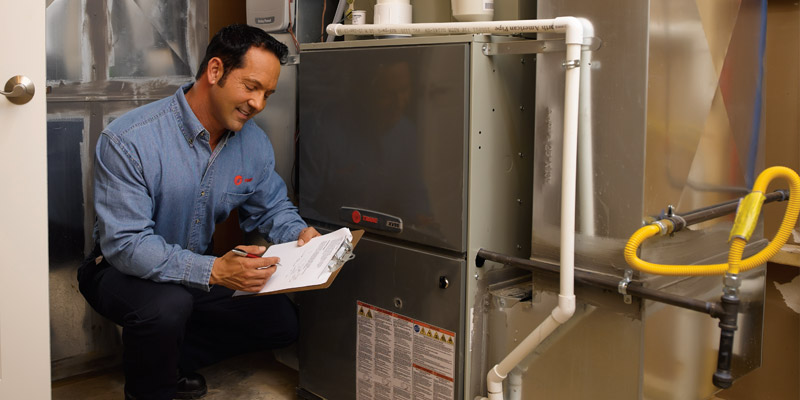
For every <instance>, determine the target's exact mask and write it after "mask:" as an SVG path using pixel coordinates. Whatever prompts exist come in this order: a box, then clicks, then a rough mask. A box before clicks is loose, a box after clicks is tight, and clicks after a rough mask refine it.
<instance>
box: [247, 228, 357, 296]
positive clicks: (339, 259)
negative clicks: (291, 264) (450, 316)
mask: <svg viewBox="0 0 800 400" xmlns="http://www.w3.org/2000/svg"><path fill="white" fill-rule="evenodd" d="M350 234H351V235H352V240H350V241H347V240H345V241H344V243H342V245H341V247H340V248H339V249H338V250H337V251H336V253H335V254H334V257H333V258H332V259H331V260H330V262H329V263H328V265H327V268H328V270H329V271H330V273H331V274H330V276H329V277H328V279H327V280H326V281H325V282H323V283H320V284H316V285H307V286H298V287H292V288H287V289H282V290H274V291H269V292H263V293H244V292H242V293H239V292H237V294H235V295H236V296H244V297H249V296H264V295H270V294H279V293H291V292H300V291H306V290H317V289H325V288H328V287H329V286H330V285H331V284H332V283H333V281H334V279H336V276H337V275H339V272H340V271H341V270H342V267H343V266H344V264H345V263H346V262H348V261H350V260H352V259H353V258H355V254H354V253H353V251H354V250H355V248H356V245H357V244H358V241H359V240H361V237H362V236H363V235H364V230H363V229H360V230H357V231H350Z"/></svg>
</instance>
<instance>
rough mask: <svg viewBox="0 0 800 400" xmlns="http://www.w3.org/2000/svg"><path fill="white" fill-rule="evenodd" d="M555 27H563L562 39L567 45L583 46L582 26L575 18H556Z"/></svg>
mask: <svg viewBox="0 0 800 400" xmlns="http://www.w3.org/2000/svg"><path fill="white" fill-rule="evenodd" d="M555 25H557V26H558V25H563V26H564V27H565V29H566V30H565V31H564V33H565V34H566V38H565V39H564V40H565V41H566V43H567V44H583V24H582V23H581V21H580V20H579V19H577V18H575V17H557V18H556V19H555Z"/></svg>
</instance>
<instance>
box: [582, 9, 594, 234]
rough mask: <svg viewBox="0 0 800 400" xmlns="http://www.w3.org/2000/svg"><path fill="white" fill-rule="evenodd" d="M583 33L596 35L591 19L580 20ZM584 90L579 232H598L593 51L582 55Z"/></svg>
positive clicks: (589, 35) (591, 35) (590, 35)
mask: <svg viewBox="0 0 800 400" xmlns="http://www.w3.org/2000/svg"><path fill="white" fill-rule="evenodd" d="M581 22H582V23H583V36H584V37H593V36H594V27H593V26H592V24H591V22H589V21H588V20H585V19H581ZM581 57H582V59H581V63H582V65H583V66H585V67H586V68H581V89H580V101H579V105H578V110H579V111H578V158H579V160H578V185H579V187H580V190H579V192H580V194H581V196H580V198H579V199H578V201H579V206H578V207H579V209H580V210H581V222H580V232H581V233H582V234H584V235H586V236H594V235H595V233H596V232H595V225H594V222H595V221H594V219H595V218H594V217H595V216H594V193H595V190H594V148H593V145H592V74H591V67H590V64H591V63H592V52H591V50H589V51H586V52H584V53H582V54H581Z"/></svg>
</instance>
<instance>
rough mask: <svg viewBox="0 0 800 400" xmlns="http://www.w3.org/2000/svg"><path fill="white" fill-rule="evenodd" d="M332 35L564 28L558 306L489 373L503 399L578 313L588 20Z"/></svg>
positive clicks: (378, 28) (358, 29) (384, 28)
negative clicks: (526, 364)
mask: <svg viewBox="0 0 800 400" xmlns="http://www.w3.org/2000/svg"><path fill="white" fill-rule="evenodd" d="M326 31H327V32H328V34H329V35H337V36H339V35H398V34H411V35H420V34H467V33H484V34H490V33H491V34H505V35H508V34H516V33H528V32H530V33H533V32H539V33H564V34H565V42H566V44H567V56H566V61H567V67H566V74H565V75H566V76H565V79H566V81H565V84H564V133H563V140H564V146H563V155H562V164H561V170H562V172H561V173H562V176H561V278H560V290H561V292H560V293H559V295H558V306H556V308H554V309H553V311H551V313H550V315H549V316H548V317H547V318H546V319H545V320H544V322H542V323H541V324H540V325H539V326H538V327H536V329H534V330H533V332H531V333H530V334H529V335H528V336H527V337H526V338H525V339H523V340H522V342H521V343H520V344H519V345H518V346H517V347H516V348H514V350H512V351H511V352H510V353H509V354H508V355H507V356H506V357H505V358H504V359H503V360H502V361H500V363H499V364H497V365H495V366H494V367H493V368H492V369H491V370H490V371H489V373H488V374H487V376H486V385H487V389H488V392H489V393H488V394H489V400H503V397H504V396H503V380H504V379H505V378H506V376H507V375H508V373H509V371H511V369H512V368H514V367H515V366H516V365H517V364H519V363H520V361H522V359H523V358H525V357H526V356H527V355H528V354H529V353H530V352H532V351H533V350H534V349H536V346H538V345H539V343H541V342H542V341H543V340H544V339H545V338H547V337H548V336H549V335H550V334H551V333H553V331H555V330H556V328H558V326H559V325H561V324H563V323H564V322H566V321H567V320H569V319H570V318H571V317H572V315H573V314H574V313H575V290H574V288H575V282H574V275H575V185H576V182H575V181H576V174H577V160H578V108H579V107H578V104H579V102H578V100H579V96H580V72H581V68H580V60H581V46H582V45H583V25H582V24H581V22H580V21H579V20H578V19H577V18H574V17H558V18H555V19H542V20H523V21H486V22H443V23H425V24H403V25H340V24H336V25H328V28H327V29H326Z"/></svg>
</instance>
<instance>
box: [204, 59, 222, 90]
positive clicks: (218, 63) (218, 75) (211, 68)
mask: <svg viewBox="0 0 800 400" xmlns="http://www.w3.org/2000/svg"><path fill="white" fill-rule="evenodd" d="M224 73H225V67H224V66H223V65H222V60H221V59H220V58H219V57H212V58H211V59H210V60H208V65H207V67H206V73H205V76H206V79H208V83H209V84H211V85H215V84H216V83H217V82H219V80H220V79H222V75H223V74H224Z"/></svg>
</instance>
